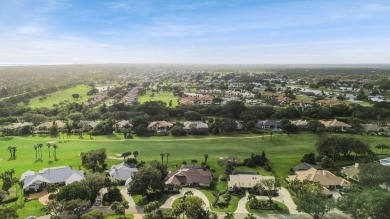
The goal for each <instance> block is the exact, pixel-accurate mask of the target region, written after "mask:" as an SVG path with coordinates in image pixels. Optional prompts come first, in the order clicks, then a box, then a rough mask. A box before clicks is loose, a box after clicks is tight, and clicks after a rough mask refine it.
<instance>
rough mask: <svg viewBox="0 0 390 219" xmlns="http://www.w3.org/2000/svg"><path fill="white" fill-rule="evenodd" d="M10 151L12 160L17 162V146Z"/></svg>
mask: <svg viewBox="0 0 390 219" xmlns="http://www.w3.org/2000/svg"><path fill="white" fill-rule="evenodd" d="M8 151H9V153H10V158H9V159H10V160H15V159H16V151H17V150H16V147H15V146H9V147H8Z"/></svg>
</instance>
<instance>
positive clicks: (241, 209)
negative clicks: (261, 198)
mask: <svg viewBox="0 0 390 219" xmlns="http://www.w3.org/2000/svg"><path fill="white" fill-rule="evenodd" d="M248 196H249V192H248V191H245V197H243V198H242V199H240V201H238V205H237V209H236V211H235V212H234V213H235V214H247V213H248V211H247V210H246V207H245V205H246V203H247V201H248Z"/></svg>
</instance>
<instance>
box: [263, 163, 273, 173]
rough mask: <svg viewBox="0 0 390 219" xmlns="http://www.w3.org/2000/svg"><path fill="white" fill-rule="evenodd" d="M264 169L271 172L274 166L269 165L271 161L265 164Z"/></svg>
mask: <svg viewBox="0 0 390 219" xmlns="http://www.w3.org/2000/svg"><path fill="white" fill-rule="evenodd" d="M264 170H265V171H267V172H271V171H272V167H271V166H270V165H269V163H266V164H265V166H264Z"/></svg>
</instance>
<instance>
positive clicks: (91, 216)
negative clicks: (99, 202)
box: [80, 209, 104, 219]
mask: <svg viewBox="0 0 390 219" xmlns="http://www.w3.org/2000/svg"><path fill="white" fill-rule="evenodd" d="M80 218H81V219H103V218H104V216H103V211H102V210H100V209H93V210H92V211H90V212H87V213H85V214H83V215H82V216H81V217H80Z"/></svg>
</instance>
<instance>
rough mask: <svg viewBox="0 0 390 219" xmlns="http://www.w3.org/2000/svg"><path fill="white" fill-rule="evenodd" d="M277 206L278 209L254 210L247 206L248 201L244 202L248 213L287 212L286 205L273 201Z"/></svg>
mask: <svg viewBox="0 0 390 219" xmlns="http://www.w3.org/2000/svg"><path fill="white" fill-rule="evenodd" d="M273 202H274V203H275V204H276V205H277V206H278V208H279V209H278V210H256V209H250V208H249V201H248V202H247V203H246V204H245V208H246V210H247V211H248V212H249V213H263V214H289V212H290V211H289V210H288V208H287V206H286V205H285V204H283V203H281V202H278V201H275V200H274V201H273Z"/></svg>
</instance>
